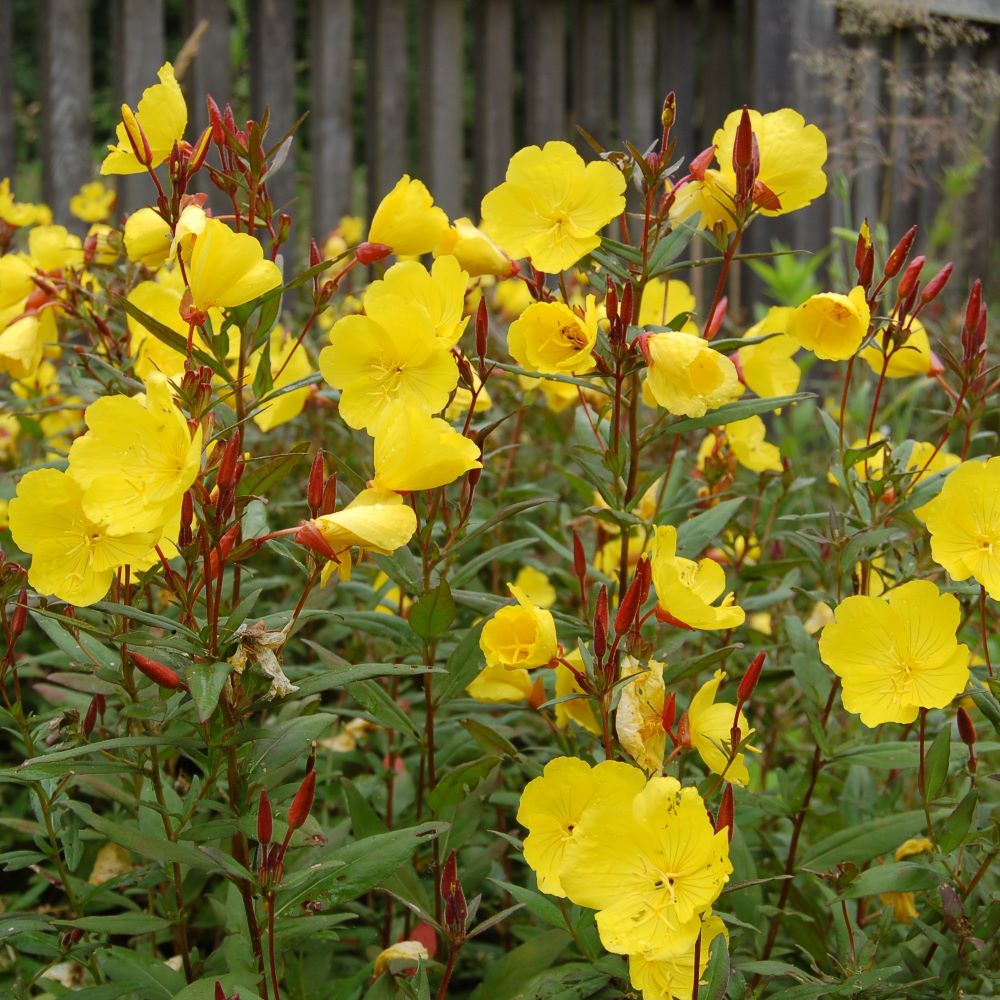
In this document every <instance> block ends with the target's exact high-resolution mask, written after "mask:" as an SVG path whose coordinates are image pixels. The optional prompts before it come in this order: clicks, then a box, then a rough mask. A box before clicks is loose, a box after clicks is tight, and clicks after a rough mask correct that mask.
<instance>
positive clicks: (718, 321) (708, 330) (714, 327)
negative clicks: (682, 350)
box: [705, 295, 729, 340]
mask: <svg viewBox="0 0 1000 1000" xmlns="http://www.w3.org/2000/svg"><path fill="white" fill-rule="evenodd" d="M728 309H729V299H728V297H727V296H725V295H723V296H722V298H721V299H720V300H719V304H718V305H717V306H716V307H715V312H713V313H712V317H711V319H709V321H708V326H707V327H705V339H706V340H712V339H713V338H714V337H715V335H716V334H717V333H718V332H719V330H720V329H721V328H722V321H723V320H724V319H725V318H726V311H727V310H728Z"/></svg>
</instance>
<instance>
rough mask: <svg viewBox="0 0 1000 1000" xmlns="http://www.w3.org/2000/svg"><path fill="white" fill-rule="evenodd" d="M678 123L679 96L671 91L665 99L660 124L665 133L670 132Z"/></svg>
mask: <svg viewBox="0 0 1000 1000" xmlns="http://www.w3.org/2000/svg"><path fill="white" fill-rule="evenodd" d="M675 121H677V95H676V94H675V93H674V92H673V91H672V90H671V91H670V93H669V94H667V96H666V97H665V98H664V99H663V108H662V109H661V110H660V124H661V125H662V126H663V130H664V131H665V132H669V131H670V130H671V129H672V128H673V127H674V122H675Z"/></svg>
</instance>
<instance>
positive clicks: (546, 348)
mask: <svg viewBox="0 0 1000 1000" xmlns="http://www.w3.org/2000/svg"><path fill="white" fill-rule="evenodd" d="M594 302H595V299H594V296H593V295H588V296H587V307H586V312H585V313H584V315H583V316H580V315H578V314H577V313H575V312H574V311H573V310H572V309H570V308H569V306H567V305H564V304H563V303H562V302H536V303H534V304H533V305H530V306H528V308H527V309H525V310H524V312H523V313H521V315H520V316H519V317H518V318H517V319H516V320H514V322H513V323H511V325H510V329H509V330H508V332H507V346H508V348H509V350H510V353H511V355H512V356H513V358H514V360H515V361H516V362H517V363H518V364H519V365H520V366H521V367H522V368H525V369H527V370H528V371H535V372H544V373H545V374H547V375H552V374H559V375H571V374H573V373H580V372H588V371H590V369H591V368H593V367H594V360H593V358H592V357H591V351H592V350H593V349H594V345H595V344H596V343H597V310H596V307H595V305H594Z"/></svg>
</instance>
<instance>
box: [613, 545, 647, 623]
mask: <svg viewBox="0 0 1000 1000" xmlns="http://www.w3.org/2000/svg"><path fill="white" fill-rule="evenodd" d="M641 561H643V560H640V562H641ZM641 597H642V577H641V575H640V573H639V568H638V566H637V567H636V571H635V574H634V575H633V577H632V582H631V583H630V584H629V587H628V590H626V591H625V596H624V597H623V598H622V601H621V604H619V605H618V611H617V613H616V614H615V635H623V634H624V633H625V632H627V631H628V630H629V629H630V628H631V627H632V622H634V621H635V617H636V615H637V614H638V612H639V606H640V605H639V601H640V598H641Z"/></svg>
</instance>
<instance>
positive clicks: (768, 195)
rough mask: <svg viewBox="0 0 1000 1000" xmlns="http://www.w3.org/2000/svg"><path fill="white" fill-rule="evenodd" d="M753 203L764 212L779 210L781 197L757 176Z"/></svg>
mask: <svg viewBox="0 0 1000 1000" xmlns="http://www.w3.org/2000/svg"><path fill="white" fill-rule="evenodd" d="M754 143H755V145H756V137H755V138H754ZM753 203H754V204H755V205H756V206H757V207H758V208H762V209H764V211H766V212H780V211H781V199H780V198H779V197H778V196H777V195H776V194H775V193H774V192H773V191H772V190H771V189H770V188H769V187H768V186H767V185H766V184H765V183H764V182H763V181H762V180H760V179H759V178H758V179H757V180H755V181H754V182H753Z"/></svg>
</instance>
